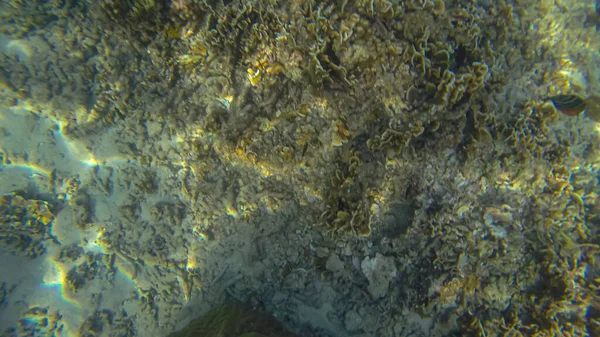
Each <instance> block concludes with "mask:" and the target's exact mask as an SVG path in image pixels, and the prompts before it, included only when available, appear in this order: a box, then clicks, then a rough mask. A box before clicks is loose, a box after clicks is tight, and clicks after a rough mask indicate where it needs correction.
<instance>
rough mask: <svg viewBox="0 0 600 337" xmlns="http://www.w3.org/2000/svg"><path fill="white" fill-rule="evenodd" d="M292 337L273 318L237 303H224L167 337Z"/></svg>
mask: <svg viewBox="0 0 600 337" xmlns="http://www.w3.org/2000/svg"><path fill="white" fill-rule="evenodd" d="M200 336H219V337H294V335H293V334H291V333H289V332H286V331H285V329H284V328H283V325H282V324H281V322H279V321H278V320H277V319H276V318H275V317H273V316H271V315H269V314H266V313H261V312H258V311H255V310H252V309H250V308H248V307H247V306H245V305H243V304H240V303H233V304H226V305H224V306H222V307H219V308H217V309H214V310H212V311H210V312H209V313H207V314H206V315H204V316H202V317H200V318H197V319H195V320H193V321H191V322H190V323H189V324H188V325H187V326H186V327H185V328H183V329H182V330H180V331H177V332H174V333H172V334H170V335H169V337H200Z"/></svg>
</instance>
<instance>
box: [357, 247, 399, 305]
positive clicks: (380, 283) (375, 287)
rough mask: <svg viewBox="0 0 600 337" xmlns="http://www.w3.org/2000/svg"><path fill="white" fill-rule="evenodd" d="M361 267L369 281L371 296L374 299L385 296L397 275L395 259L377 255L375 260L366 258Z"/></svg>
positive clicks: (368, 288)
mask: <svg viewBox="0 0 600 337" xmlns="http://www.w3.org/2000/svg"><path fill="white" fill-rule="evenodd" d="M360 267H361V269H362V272H363V274H365V276H366V277H367V279H368V280H369V286H368V287H367V290H368V291H369V294H371V296H372V297H373V298H374V299H378V298H381V297H383V296H385V294H386V293H387V291H388V288H389V286H390V281H391V280H392V279H393V278H394V277H396V275H397V271H396V266H395V265H394V259H393V258H391V257H385V256H383V255H381V254H379V253H377V255H376V256H375V257H374V258H370V257H366V258H365V259H364V260H363V261H362V263H361V264H360Z"/></svg>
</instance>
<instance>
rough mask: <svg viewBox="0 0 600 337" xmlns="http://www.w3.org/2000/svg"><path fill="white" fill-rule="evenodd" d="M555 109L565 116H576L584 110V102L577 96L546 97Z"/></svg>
mask: <svg viewBox="0 0 600 337" xmlns="http://www.w3.org/2000/svg"><path fill="white" fill-rule="evenodd" d="M546 100H547V101H552V103H554V106H555V107H556V109H557V110H558V111H560V112H562V113H564V114H565V115H569V116H576V115H579V114H580V113H582V112H583V111H584V110H585V100H584V99H583V98H581V97H579V96H577V95H556V96H550V97H546Z"/></svg>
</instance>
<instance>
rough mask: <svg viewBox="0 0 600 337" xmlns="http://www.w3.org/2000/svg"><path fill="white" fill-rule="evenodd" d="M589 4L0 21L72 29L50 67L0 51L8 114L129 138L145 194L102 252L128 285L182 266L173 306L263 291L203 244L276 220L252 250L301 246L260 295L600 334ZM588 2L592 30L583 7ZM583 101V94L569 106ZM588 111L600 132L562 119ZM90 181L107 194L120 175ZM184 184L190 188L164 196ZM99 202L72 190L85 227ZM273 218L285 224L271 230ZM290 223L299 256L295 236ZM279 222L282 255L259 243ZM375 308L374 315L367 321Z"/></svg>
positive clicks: (405, 5) (458, 4) (289, 9)
mask: <svg viewBox="0 0 600 337" xmlns="http://www.w3.org/2000/svg"><path fill="white" fill-rule="evenodd" d="M585 3H586V4H587V5H589V4H590V3H591V1H586V2H585ZM24 6H25V5H24ZM40 6H41V5H40ZM65 6H66V5H65ZM565 6H566V5H565ZM583 6H584V5H582V4H575V3H574V2H573V4H572V7H573V8H572V9H569V8H563V7H562V5H561V4H559V3H558V2H556V3H554V2H552V1H541V2H535V1H509V0H501V1H496V2H490V1H443V0H426V1H425V0H407V1H386V0H371V1H363V0H356V1H336V2H334V1H314V0H310V1H277V0H269V1H267V0H265V1H195V0H172V1H154V0H128V1H111V0H103V1H99V2H93V3H89V4H86V5H75V4H74V3H73V4H72V7H73V8H74V9H73V11H75V8H76V9H77V10H78V11H79V12H80V13H81V18H80V21H77V22H78V23H77V24H79V25H80V26H79V27H77V28H73V27H59V28H56V27H55V26H54V25H55V23H54V20H53V19H52V18H49V17H48V16H43V15H41V14H39V15H40V16H32V17H31V18H30V19H25V16H24V15H23V14H21V15H20V16H16V17H15V19H14V22H13V24H12V25H11V27H13V28H10V29H9V28H7V26H5V25H3V26H2V32H4V33H5V34H7V36H10V37H11V38H15V39H16V38H21V37H24V36H28V35H30V34H33V33H32V28H33V27H37V28H38V29H40V28H41V27H50V28H48V29H51V28H53V27H54V28H53V29H60V30H61V32H67V33H68V34H62V35H61V34H52V35H51V36H50V34H48V36H45V38H47V39H50V41H51V42H60V43H57V45H63V46H66V47H63V48H64V50H59V49H58V48H57V49H50V48H48V49H45V50H48V52H49V53H50V54H51V55H52V57H51V58H50V59H49V61H45V62H39V63H38V62H35V61H37V60H38V59H36V56H32V59H31V60H30V61H28V62H25V61H23V60H21V59H20V58H19V56H18V55H16V54H3V55H0V59H1V60H2V64H3V66H1V67H0V70H2V72H0V75H2V82H3V83H4V85H3V88H4V89H3V94H2V95H4V96H5V97H6V98H7V99H6V100H3V101H4V103H2V105H4V106H9V105H11V106H12V105H18V104H22V103H23V102H26V103H27V104H28V105H29V106H30V107H33V108H31V110H34V111H41V110H43V109H42V108H43V107H46V106H50V107H51V109H50V110H51V112H50V113H49V115H50V116H51V117H52V118H54V119H56V120H57V121H58V122H59V124H60V125H61V127H62V131H64V132H65V134H68V135H69V136H72V137H75V138H78V139H82V141H83V142H86V139H85V138H86V137H85V135H86V134H87V133H90V132H92V131H97V130H98V129H106V128H114V130H118V132H120V134H119V135H121V137H119V140H118V142H119V145H120V150H121V151H122V154H123V156H124V157H126V158H128V159H131V160H132V161H136V163H139V166H140V167H136V168H135V169H133V170H132V171H127V172H125V177H124V178H122V181H119V182H118V183H115V184H116V185H123V186H126V187H127V188H126V190H127V191H128V192H127V195H126V197H124V198H122V199H120V200H119V204H118V205H117V206H116V207H118V208H119V211H120V213H119V220H120V222H118V223H117V224H113V225H111V227H109V228H108V229H107V230H106V232H104V233H103V237H102V239H101V242H102V244H104V245H105V246H106V247H107V248H106V249H107V250H108V251H110V252H111V254H114V256H118V261H120V262H117V264H118V263H121V264H123V265H129V268H130V269H131V270H132V274H136V272H137V270H138V269H140V268H139V265H140V264H141V262H140V261H144V263H147V264H151V265H153V266H157V267H156V268H157V269H159V270H160V272H164V273H167V272H165V270H169V272H170V273H174V274H176V275H177V281H176V282H171V283H170V284H169V287H173V288H172V289H171V288H169V290H168V291H165V293H168V295H169V296H181V298H184V299H186V300H187V299H189V298H190V296H194V295H196V296H200V295H198V294H204V296H209V295H206V293H208V291H203V290H202V286H201V285H203V284H208V286H207V287H210V286H217V285H220V284H221V283H224V284H226V285H227V286H224V287H223V288H222V289H221V290H223V289H225V290H223V291H221V292H219V293H218V294H219V295H220V294H221V293H224V292H227V294H228V295H231V296H232V297H235V295H237V294H239V293H248V292H247V291H245V290H247V289H237V288H236V282H235V281H236V278H235V277H232V280H233V281H229V280H227V281H223V280H222V278H225V277H223V275H224V274H225V273H226V271H223V272H222V273H221V274H218V275H215V276H214V278H212V277H211V278H210V280H207V277H208V276H206V274H208V275H210V276H213V275H212V274H210V273H208V272H206V273H205V274H203V273H202V272H198V270H202V271H203V272H204V271H205V270H204V269H202V268H207V267H204V266H202V267H197V266H196V264H195V263H191V262H189V261H196V260H194V259H196V258H200V257H197V256H195V255H194V257H193V259H192V257H188V256H190V255H191V253H187V251H185V250H189V251H192V250H193V249H192V248H190V247H196V245H197V244H198V242H200V243H202V244H206V245H207V246H210V247H212V248H214V246H216V244H214V243H213V242H214V241H215V240H217V239H218V238H220V239H222V240H225V241H226V240H227V238H230V237H231V236H232V235H234V234H235V233H234V232H235V230H234V228H236V229H239V228H240V227H236V226H242V225H241V224H250V225H252V226H247V227H251V228H260V229H261V231H260V234H256V237H253V240H250V239H248V241H249V242H251V243H252V247H255V246H256V247H258V248H255V249H256V251H255V252H254V253H255V254H256V255H257V256H260V257H264V256H265V255H263V254H267V253H268V252H273V251H278V252H284V253H282V254H281V256H273V257H271V259H272V260H273V261H275V262H272V265H271V267H273V268H274V269H277V270H278V271H280V272H278V273H277V276H273V274H268V275H270V277H269V278H267V277H266V276H265V277H264V279H263V280H262V281H263V282H262V283H265V284H266V283H268V284H272V283H276V282H279V283H277V284H278V285H280V286H281V287H284V286H285V287H287V288H286V289H294V291H295V290H297V289H304V288H302V287H306V288H308V286H307V284H312V283H310V282H309V281H306V280H305V279H304V278H303V277H308V276H303V275H312V276H315V275H317V276H315V278H319V279H322V280H324V281H327V282H331V284H334V285H336V286H338V287H337V288H336V289H340V290H339V294H337V295H339V297H338V299H339V298H342V299H343V301H344V302H343V303H344V305H345V306H343V305H342V304H340V305H339V306H336V307H335V309H331V310H330V311H329V312H330V313H331V315H330V316H336V315H338V316H339V317H338V318H339V320H340V321H344V322H347V323H346V324H345V326H346V327H347V328H348V330H351V331H360V332H362V333H365V335H369V334H370V335H391V334H396V335H398V336H407V335H409V333H411V332H409V331H408V330H410V329H409V328H404V327H403V324H404V323H406V324H410V322H408V318H407V317H412V318H414V317H418V319H419V320H421V321H427V322H430V323H429V324H431V327H430V329H429V330H427V331H426V333H431V334H432V335H450V334H454V335H461V336H516V335H532V336H562V335H564V336H575V335H576V336H586V335H599V334H600V331H599V328H598V327H599V322H600V308H598V302H599V297H598V296H599V295H598V289H599V287H600V280H599V279H598V278H597V277H595V276H592V275H595V274H597V272H598V268H599V266H598V253H599V252H600V248H599V244H600V242H598V239H597V238H598V235H599V231H598V228H599V227H598V226H599V220H598V219H599V212H600V207H599V202H600V201H599V200H598V194H599V193H600V190H599V188H598V181H597V174H598V170H599V169H600V156H599V154H598V150H599V145H598V144H600V138H599V136H598V132H597V130H596V129H595V125H594V124H595V123H593V121H594V120H595V121H597V120H599V119H600V117H599V115H600V113H598V111H597V110H598V109H597V106H598V90H600V80H598V79H597V78H596V77H597V75H593V74H597V69H595V68H594V69H592V68H593V67H596V65H597V64H598V55H597V50H598V47H599V46H600V40H599V39H598V36H597V34H596V33H590V29H591V28H590V27H589V24H590V22H591V24H592V25H594V22H595V21H594V17H595V16H594V14H593V13H592V14H590V13H589V8H586V7H583ZM40 8H45V7H44V6H41V7H39V8H38V6H33V7H31V11H36V13H39V12H40ZM63 8H64V7H63ZM22 9H23V8H21V10H22ZM567 9H569V10H567ZM584 12H585V15H586V16H587V17H588V21H587V23H586V22H584V21H585V20H574V19H572V16H570V15H571V14H569V13H584ZM53 13H55V14H52V15H57V16H58V15H65V14H64V13H62V12H53ZM88 13H89V14H90V16H89V17H91V18H92V19H85V18H87V16H86V15H84V14H88ZM573 15H575V14H573ZM96 25H100V26H99V27H100V29H99V28H98V27H97V26H96ZM15 27H16V28H15ZM566 27H568V28H566ZM594 29H595V27H594ZM73 31H74V32H73ZM105 32H110V33H105ZM593 34H595V35H593ZM33 38H34V37H31V39H33ZM123 41H125V42H123ZM73 45H77V46H79V49H77V48H74V47H72V46H73ZM40 48H41V47H40ZM76 49H77V50H76ZM4 65H6V66H4ZM8 65H11V67H13V70H12V71H10V72H9V71H8V70H9V69H8ZM586 67H587V69H586ZM48 69H50V70H48ZM54 69H62V70H61V72H59V71H57V73H59V75H55V74H54V73H53V71H54ZM63 72H64V73H67V74H69V76H73V77H74V78H75V80H73V81H71V80H70V78H67V77H66V76H62V75H60V74H62V73H63ZM73 74H82V75H81V76H74V75H73ZM582 79H584V80H582ZM74 87H77V88H78V89H76V90H75V89H74V90H69V88H74ZM16 88H19V89H16ZM81 88H84V89H81ZM572 92H576V93H578V94H581V96H570V97H576V98H578V99H577V100H575V101H569V100H566V101H565V100H564V98H565V97H566V96H558V95H560V94H562V93H572ZM548 97H550V98H551V99H552V100H553V101H554V103H555V104H557V105H556V107H554V106H553V105H552V104H548V103H547V102H546V98H548ZM584 97H588V98H587V99H585V100H584ZM72 98H73V99H72ZM559 98H560V99H559ZM71 99H72V100H71ZM70 101H72V104H73V105H75V106H78V107H79V109H76V110H73V109H68V108H66V107H67V105H65V102H70ZM582 104H585V107H586V108H587V111H586V116H588V117H590V118H591V121H590V119H583V118H582V117H578V116H572V117H569V116H565V115H563V114H559V113H557V109H558V110H559V111H563V112H564V111H569V114H572V115H576V113H574V111H576V112H577V114H578V113H580V112H581V111H583V109H582V108H583V106H582ZM572 108H575V110H572ZM571 112H573V113H571ZM88 142H89V141H88ZM157 167H159V168H161V169H162V168H164V169H166V170H169V174H165V175H163V176H160V177H159V176H155V175H153V174H152V173H151V172H154V171H153V170H155V169H156V168H157ZM106 179H109V178H106ZM93 186H94V187H95V188H98V189H101V190H102V191H103V193H106V194H107V195H109V194H111V188H112V187H111V185H110V184H109V183H108V182H106V181H103V178H102V177H97V179H95V180H94V184H93ZM161 186H162V189H161ZM165 186H168V187H169V188H170V190H169V191H170V192H171V194H169V193H164V194H163V195H160V197H158V196H156V194H160V193H161V192H164V191H165V190H167V188H165ZM173 191H175V192H173ZM175 193H177V194H175ZM165 195H166V196H165ZM15 198H17V197H16V196H12V197H10V198H9V199H3V200H7V201H5V202H8V203H11V204H12V203H14V202H15V200H20V199H15ZM153 198H154V199H153ZM161 198H164V199H161ZM159 199H160V200H159ZM22 202H25V201H22ZM90 202H91V201H90V197H89V195H87V192H86V191H85V190H79V189H77V191H76V192H75V193H74V197H73V198H71V199H70V200H69V204H70V205H71V206H72V207H74V208H76V209H77V211H76V212H78V213H77V214H75V215H74V218H75V219H76V222H77V224H78V225H80V226H82V227H84V226H85V225H86V224H88V223H89V222H90V220H91V219H90V218H91V217H93V215H92V214H91V212H89V211H88V210H87V207H88V205H89V203H90ZM0 206H2V205H1V204H0ZM78 206H80V207H78ZM48 212H49V211H48ZM44 214H46V213H44ZM50 214H51V213H50ZM276 215H280V216H281V217H282V219H283V220H282V219H281V218H280V219H278V220H281V221H279V222H281V223H284V224H285V225H281V226H282V227H283V229H281V227H276V225H274V224H273V223H270V222H269V221H272V222H276V221H275V220H272V218H271V217H275V216H276ZM7 216H9V215H7ZM33 218H34V219H35V221H33V222H34V223H36V224H37V227H36V226H34V227H31V228H34V229H33V232H31V231H32V229H31V228H29V227H28V228H27V230H25V229H23V228H21V227H22V226H21V227H15V226H13V225H10V226H12V227H11V230H13V231H16V230H17V229H18V230H24V231H26V232H28V235H33V234H35V235H38V236H39V235H40V233H43V232H44V231H43V228H44V227H43V226H42V224H44V225H46V224H47V223H48V222H49V221H51V217H50V216H47V215H42V216H41V217H35V216H34V217H33ZM30 220H31V219H30ZM11 221H12V220H11ZM4 222H5V223H6V224H7V225H4V226H9V225H8V223H9V222H8V221H4ZM11 223H14V222H11ZM40 223H41V224H40ZM288 225H289V226H290V228H294V229H295V231H294V235H298V236H300V237H302V240H300V239H298V240H299V241H300V242H301V243H298V241H294V240H292V239H290V238H289V237H285V235H288V234H287V232H286V227H285V226H288ZM268 226H273V227H276V228H277V230H275V229H273V228H271V227H268ZM293 226H298V227H293ZM35 228H37V229H35ZM148 233H151V234H148ZM274 233H276V234H277V235H280V236H284V237H285V240H287V241H286V244H282V246H283V247H285V248H281V247H279V248H277V247H274V246H270V245H269V243H261V242H262V241H261V240H264V238H265V237H267V238H271V237H275V234H274ZM281 233H284V234H281ZM309 233H310V235H309ZM269 235H272V236H271V237H269ZM290 236H291V234H290ZM126 240H131V241H134V242H136V243H138V242H139V243H140V244H139V246H137V245H135V246H128V245H127V244H125V243H123V242H124V241H126ZM282 240H283V239H282ZM142 243H143V244H142ZM259 243H260V244H259ZM144 244H145V245H146V246H144ZM261 244H262V246H261ZM302 244H303V245H304V246H302ZM288 245H289V246H293V245H299V246H298V247H296V246H293V247H292V248H289V246H288ZM148 246H149V247H152V249H151V250H149V249H146V248H140V247H148ZM223 246H225V244H224V245H223ZM240 246H242V245H240ZM263 246H264V247H270V248H271V249H272V250H269V249H266V248H264V247H263ZM203 247H204V246H203ZM287 248H289V249H287ZM203 249H204V248H203ZM214 249H218V248H214ZM221 249H224V248H221ZM253 249H254V248H253ZM208 250H209V249H208V248H206V251H208ZM174 251H175V252H176V253H174ZM203 252H204V251H203ZM287 254H289V255H287ZM271 255H278V254H269V256H271ZM182 256H186V257H182ZM290 256H292V257H293V258H292V257H290ZM202 258H203V257H202ZM115 259H117V258H116V257H115ZM257 259H258V258H257ZM286 259H288V260H290V261H291V260H293V261H294V262H290V261H287V260H286ZM258 260H261V259H258ZM298 261H300V262H298ZM361 261H362V262H361ZM379 263H381V264H383V265H385V266H386V268H383V267H381V268H382V269H385V273H384V271H381V270H379V271H380V272H382V273H383V274H385V275H383V276H381V275H379V276H381V277H377V275H376V274H377V272H378V269H377V267H376V266H375V265H378V264H379ZM161 268H163V269H161ZM265 268H266V267H265ZM312 273H315V274H314V275H313V274H312ZM257 274H261V273H259V272H257ZM263 274H264V275H266V274H267V272H264V273H263ZM263 274H261V275H263ZM70 276H72V277H70V278H69V279H70V280H71V281H70V282H71V286H72V288H74V289H77V288H78V287H79V286H81V284H83V283H85V282H84V281H85V279H86V275H82V273H81V272H79V271H78V270H77V269H73V272H72V273H71V274H70ZM271 276H272V277H271ZM240 277H241V276H240ZM260 277H263V276H260ZM257 278H259V277H258V276H257ZM274 279H276V281H273V280H274ZM267 280H268V281H267ZM248 282H250V281H248ZM315 288H317V286H315ZM148 289H152V290H147V293H148V294H150V293H152V292H153V291H155V292H156V295H155V296H156V298H162V299H163V300H164V301H165V302H166V301H167V300H166V298H168V297H167V295H165V294H164V293H161V292H159V291H156V290H155V289H153V288H152V287H150V286H149V287H148ZM261 289H262V288H261ZM321 289H322V288H319V290H321ZM236 290H237V291H238V292H237V293H236ZM310 290H314V289H310ZM274 292H276V291H274V290H272V289H271V292H268V293H269V294H272V293H274ZM332 292H333V291H332ZM265 293H267V292H265ZM219 295H210V296H215V297H218V296H219ZM147 296H150V295H147ZM161 296H162V297H161ZM248 296H250V295H248ZM281 296H283V295H281ZM332 297H333V295H332ZM221 299H222V298H220V299H219V300H221ZM273 301H275V300H273ZM290 301H292V300H290ZM294 303H295V302H294ZM297 307H301V306H300V305H297ZM323 308H325V309H323ZM321 309H322V310H326V309H327V307H326V306H325V305H324V306H322V307H321ZM338 309H339V310H338ZM236 310H237V309H236ZM336 310H337V311H336ZM369 311H372V312H376V313H377V315H378V319H377V320H375V321H369V320H368V318H367V317H365V319H364V321H360V322H356V321H354V318H355V317H357V316H360V314H359V312H369ZM218 315H220V314H218ZM236 315H241V311H237V314H236ZM374 315H375V314H374ZM236 317H237V316H236ZM213 318H214V317H213ZM415 320H416V318H415ZM213 321H216V319H215V320H213ZM223 322H224V321H218V322H217V323H223ZM424 325H425V324H422V325H421V326H424ZM434 326H435V327H434ZM329 328H330V329H331V330H335V327H329ZM435 329H444V331H443V332H440V331H437V330H435ZM426 333H425V332H423V334H426ZM240 334H241V332H240ZM263 334H264V333H263ZM184 335H189V334H184ZM267 335H268V334H267ZM174 336H175V335H174ZM177 336H178V335H177Z"/></svg>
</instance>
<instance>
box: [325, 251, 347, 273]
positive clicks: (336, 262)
mask: <svg viewBox="0 0 600 337" xmlns="http://www.w3.org/2000/svg"><path fill="white" fill-rule="evenodd" d="M325 268H327V270H329V271H334V272H335V271H340V270H343V269H344V262H342V260H340V258H339V257H338V256H337V254H333V253H332V254H331V255H329V258H328V259H327V262H326V263H325Z"/></svg>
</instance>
